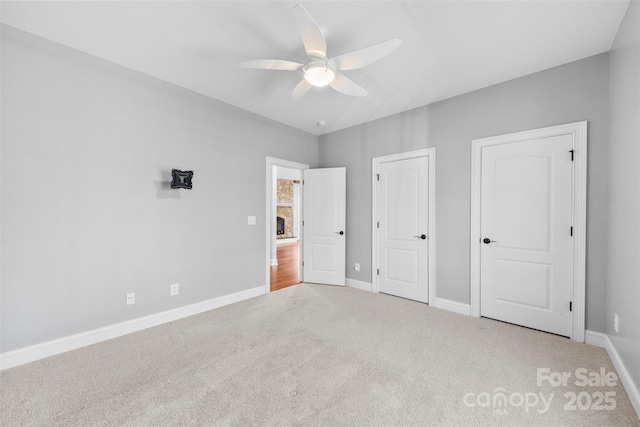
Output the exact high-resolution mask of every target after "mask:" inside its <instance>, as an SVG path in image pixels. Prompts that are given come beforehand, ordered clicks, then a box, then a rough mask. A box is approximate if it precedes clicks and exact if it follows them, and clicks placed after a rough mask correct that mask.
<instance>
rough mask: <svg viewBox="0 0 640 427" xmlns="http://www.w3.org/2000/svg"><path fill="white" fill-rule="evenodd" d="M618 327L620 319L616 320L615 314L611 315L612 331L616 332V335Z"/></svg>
mask: <svg viewBox="0 0 640 427" xmlns="http://www.w3.org/2000/svg"><path fill="white" fill-rule="evenodd" d="M619 325H620V319H619V318H618V315H617V314H614V315H613V330H614V331H616V334H617V333H618V327H619Z"/></svg>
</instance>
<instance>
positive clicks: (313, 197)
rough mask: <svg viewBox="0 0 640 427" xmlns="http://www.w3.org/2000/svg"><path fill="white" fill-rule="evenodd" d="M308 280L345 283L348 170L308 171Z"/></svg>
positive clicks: (305, 236)
mask: <svg viewBox="0 0 640 427" xmlns="http://www.w3.org/2000/svg"><path fill="white" fill-rule="evenodd" d="M303 200H304V201H303V204H304V209H303V230H304V231H303V233H304V234H303V242H304V257H303V258H304V262H303V273H304V281H305V282H312V283H323V284H328V285H341V286H344V285H345V238H346V236H345V233H346V230H345V223H346V169H345V168H326V169H307V170H305V171H304V185H303Z"/></svg>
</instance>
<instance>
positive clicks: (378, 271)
mask: <svg viewBox="0 0 640 427" xmlns="http://www.w3.org/2000/svg"><path fill="white" fill-rule="evenodd" d="M377 273H378V276H379V275H380V269H379V268H378V270H377Z"/></svg>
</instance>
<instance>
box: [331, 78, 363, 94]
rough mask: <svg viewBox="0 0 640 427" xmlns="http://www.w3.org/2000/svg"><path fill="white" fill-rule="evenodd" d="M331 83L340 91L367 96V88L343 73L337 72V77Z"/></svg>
mask: <svg viewBox="0 0 640 427" xmlns="http://www.w3.org/2000/svg"><path fill="white" fill-rule="evenodd" d="M329 85H330V86H331V87H332V88H334V89H335V90H337V91H338V92H340V93H344V94H345V95H351V96H367V93H368V92H367V91H366V89H364V88H362V87H361V86H359V85H358V84H356V83H355V82H354V81H353V80H351V79H349V78H347V77H346V76H345V75H344V74H342V73H336V78H335V79H333V81H332V82H331V83H329Z"/></svg>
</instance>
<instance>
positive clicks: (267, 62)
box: [238, 59, 303, 71]
mask: <svg viewBox="0 0 640 427" xmlns="http://www.w3.org/2000/svg"><path fill="white" fill-rule="evenodd" d="M238 65H239V66H241V67H243V68H259V69H261V70H285V71H295V70H300V69H302V67H303V65H302V64H298V63H297V62H291V61H283V60H280V59H255V60H253V61H247V62H243V63H241V64H238Z"/></svg>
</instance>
